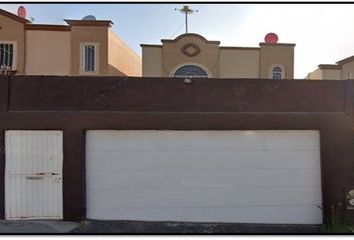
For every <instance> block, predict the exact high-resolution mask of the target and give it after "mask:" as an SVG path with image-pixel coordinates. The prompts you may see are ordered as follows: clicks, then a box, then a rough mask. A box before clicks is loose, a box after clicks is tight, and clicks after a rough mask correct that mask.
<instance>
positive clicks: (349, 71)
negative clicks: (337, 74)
mask: <svg viewBox="0 0 354 240" xmlns="http://www.w3.org/2000/svg"><path fill="white" fill-rule="evenodd" d="M341 77H342V79H354V62H350V63H347V64H344V65H343V67H342V74H341Z"/></svg>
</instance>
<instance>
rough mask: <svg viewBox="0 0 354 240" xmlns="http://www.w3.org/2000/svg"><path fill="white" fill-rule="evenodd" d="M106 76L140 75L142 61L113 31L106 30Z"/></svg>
mask: <svg viewBox="0 0 354 240" xmlns="http://www.w3.org/2000/svg"><path fill="white" fill-rule="evenodd" d="M108 74H109V75H114V76H136V77H141V75H142V60H141V57H139V56H138V55H137V54H136V53H135V52H134V51H133V50H132V49H131V48H130V47H129V46H128V45H127V44H126V43H125V42H123V40H122V39H120V38H119V37H118V36H117V35H116V34H115V33H114V32H113V31H111V30H110V29H109V30H108Z"/></svg>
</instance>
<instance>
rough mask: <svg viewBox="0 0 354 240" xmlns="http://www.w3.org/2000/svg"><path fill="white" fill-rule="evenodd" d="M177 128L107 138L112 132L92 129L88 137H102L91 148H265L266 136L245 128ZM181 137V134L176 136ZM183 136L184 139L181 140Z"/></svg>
mask: <svg viewBox="0 0 354 240" xmlns="http://www.w3.org/2000/svg"><path fill="white" fill-rule="evenodd" d="M231 132H237V134H235V135H233V136H231V135H230V134H228V133H227V132H225V133H223V132H220V131H218V134H217V135H215V134H214V133H213V131H180V132H179V133H178V136H177V135H176V131H158V130H156V131H155V130H141V131H130V130H122V131H119V134H118V135H115V136H109V137H108V138H106V137H105V136H107V134H108V135H109V131H100V132H98V131H89V133H88V134H87V137H88V139H95V138H96V139H98V138H99V139H101V140H100V141H99V142H96V141H93V142H92V141H90V140H88V141H87V149H88V150H105V151H112V150H135V151H139V150H159V151H160V150H250V149H252V150H257V149H258V150H262V149H263V148H264V143H263V136H262V135H252V134H248V133H246V132H245V131H231ZM181 135H182V136H181ZM176 136H177V137H176ZM180 137H183V138H184V139H183V141H180Z"/></svg>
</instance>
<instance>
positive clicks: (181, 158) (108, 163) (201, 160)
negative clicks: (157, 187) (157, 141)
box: [87, 150, 320, 171]
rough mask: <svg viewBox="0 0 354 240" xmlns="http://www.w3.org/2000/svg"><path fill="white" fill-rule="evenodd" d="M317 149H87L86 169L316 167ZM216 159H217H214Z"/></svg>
mask: <svg viewBox="0 0 354 240" xmlns="http://www.w3.org/2000/svg"><path fill="white" fill-rule="evenodd" d="M317 156H318V151H311V150H301V151H294V150H293V151H286V150H285V151H256V152H254V151H236V152H235V151H164V152H161V151H119V154H117V152H115V151H88V152H87V158H88V159H99V160H97V161H95V162H92V163H90V165H89V166H87V169H88V170H91V169H95V170H110V171H111V170H180V169H186V170H188V169H190V170H192V169H210V170H222V169H230V168H231V169H248V168H251V169H254V168H273V169H279V168H289V169H291V168H306V169H308V168H316V169H319V168H320V166H319V161H318V159H317ZM215 159H217V160H215Z"/></svg>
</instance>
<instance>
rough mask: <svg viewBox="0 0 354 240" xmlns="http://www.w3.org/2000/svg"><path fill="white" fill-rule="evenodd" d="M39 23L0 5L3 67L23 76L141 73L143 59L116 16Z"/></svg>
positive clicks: (0, 61)
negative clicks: (117, 28) (120, 31)
mask: <svg viewBox="0 0 354 240" xmlns="http://www.w3.org/2000/svg"><path fill="white" fill-rule="evenodd" d="M65 22H66V23H67V25H49V24H33V23H32V22H30V21H29V20H27V19H25V18H23V17H20V16H17V15H15V14H12V13H10V12H7V11H5V10H2V9H0V66H3V68H9V69H11V70H12V71H13V73H16V74H18V75H66V76H80V75H85V76H86V75H93V76H141V58H140V57H139V56H138V55H137V54H136V53H135V52H134V51H133V50H132V49H131V48H130V47H129V46H128V45H127V44H126V43H124V41H123V40H122V39H121V38H120V37H118V36H117V35H116V34H115V33H114V32H113V31H112V30H111V29H110V28H111V26H112V24H113V23H112V22H111V21H110V20H96V19H95V18H94V17H93V16H92V17H88V18H84V19H83V20H71V19H66V20H65Z"/></svg>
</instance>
